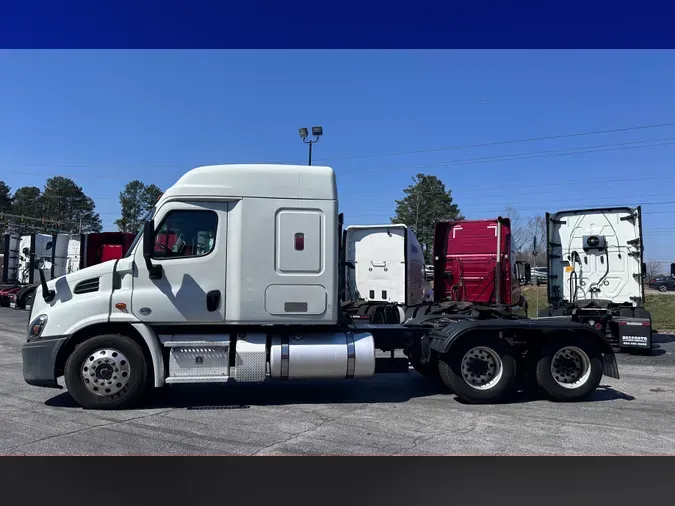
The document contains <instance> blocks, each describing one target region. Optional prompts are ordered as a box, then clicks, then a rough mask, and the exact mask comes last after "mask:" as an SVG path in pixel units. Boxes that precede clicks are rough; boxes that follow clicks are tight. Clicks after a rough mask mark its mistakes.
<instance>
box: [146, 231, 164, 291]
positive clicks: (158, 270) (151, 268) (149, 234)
mask: <svg viewBox="0 0 675 506" xmlns="http://www.w3.org/2000/svg"><path fill="white" fill-rule="evenodd" d="M154 253H155V220H150V221H146V222H145V224H144V225H143V258H145V265H146V266H147V267H148V272H149V273H150V279H160V278H161V277H162V266H161V265H152V256H153V255H154Z"/></svg>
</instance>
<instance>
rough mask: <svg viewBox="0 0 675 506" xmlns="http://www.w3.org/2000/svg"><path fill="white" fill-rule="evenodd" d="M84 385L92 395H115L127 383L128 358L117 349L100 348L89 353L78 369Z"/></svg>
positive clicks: (128, 371)
mask: <svg viewBox="0 0 675 506" xmlns="http://www.w3.org/2000/svg"><path fill="white" fill-rule="evenodd" d="M80 376H81V378H82V383H84V386H85V387H86V388H87V390H89V392H91V393H92V394H94V395H97V396H99V397H108V396H110V395H115V394H117V393H119V392H121V391H122V390H124V388H126V386H127V385H128V384H129V378H130V377H131V368H130V367H129V359H128V358H127V357H126V356H125V355H124V354H123V353H122V352H121V351H119V350H115V349H113V348H101V349H98V350H96V351H94V352H93V353H90V354H89V355H88V356H87V358H86V359H85V360H84V362H83V364H82V367H81V369H80Z"/></svg>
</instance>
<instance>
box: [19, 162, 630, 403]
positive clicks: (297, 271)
mask: <svg viewBox="0 0 675 506" xmlns="http://www.w3.org/2000/svg"><path fill="white" fill-rule="evenodd" d="M342 228H343V219H342V214H340V213H339V211H338V198H337V184H336V178H335V173H334V171H333V169H332V168H330V167H320V166H294V165H217V166H206V167H199V168H196V169H193V170H191V171H189V172H187V173H186V174H184V175H183V176H182V177H181V178H180V179H179V180H178V181H177V182H176V183H175V184H174V185H173V186H172V187H171V188H169V189H168V190H167V191H166V192H165V193H164V194H163V195H162V197H161V198H160V199H159V200H158V202H157V203H156V205H155V207H154V209H153V212H152V214H151V216H150V217H149V218H148V219H147V221H146V222H145V224H144V227H143V230H142V231H140V232H139V234H138V236H137V237H136V239H135V241H134V243H133V244H132V245H131V247H130V248H129V250H128V252H127V254H126V255H125V256H124V257H123V258H120V259H116V260H111V261H108V262H104V263H101V264H98V265H95V266H92V267H88V268H85V269H81V270H79V271H77V272H73V273H70V274H66V275H65V276H62V277H60V278H58V279H55V280H51V281H47V280H46V278H45V277H44V275H42V274H41V276H40V277H41V280H40V288H39V289H38V291H37V292H36V297H35V301H34V303H33V306H32V308H31V312H30V318H29V321H30V323H29V325H28V329H27V340H26V342H25V343H24V345H23V347H22V355H23V376H24V379H25V381H26V382H27V383H29V384H30V385H36V386H41V387H52V388H62V385H61V384H60V383H59V379H60V378H61V377H63V380H64V383H65V386H66V387H67V389H68V392H69V393H70V395H71V396H72V397H73V398H74V400H75V401H76V402H77V403H79V404H80V405H81V406H83V407H85V408H108V409H111V408H117V409H121V408H126V407H130V406H133V405H135V404H137V403H141V402H142V400H143V398H144V395H145V394H147V393H148V392H149V391H152V389H153V388H159V387H163V386H164V385H172V384H177V383H192V384H198V383H225V382H236V383H261V382H264V381H268V380H280V381H284V380H312V379H329V378H332V379H335V380H338V379H340V380H347V381H349V380H353V379H356V378H368V377H371V376H373V375H374V374H376V373H387V372H388V373H393V372H401V373H407V374H409V361H408V359H406V358H405V357H400V358H399V357H397V356H396V355H395V353H394V352H395V351H396V350H408V351H409V353H410V350H414V351H413V352H412V353H413V354H414V355H415V356H416V357H417V360H418V361H419V362H420V363H422V364H424V365H425V367H427V368H428V369H429V370H431V369H433V368H435V370H436V371H437V372H436V373H434V374H436V376H437V378H438V379H440V381H441V382H442V384H443V385H445V386H446V387H447V389H448V390H449V391H452V392H454V393H455V394H456V395H457V396H458V397H460V398H461V399H464V400H465V401H467V402H473V403H490V402H491V403H496V402H499V401H500V400H502V399H504V398H505V396H507V395H509V394H510V393H511V392H513V391H514V389H515V388H516V384H517V383H516V382H517V379H518V377H519V375H520V374H522V373H523V372H530V373H536V378H537V384H538V385H539V387H540V388H541V389H542V390H543V391H544V392H546V393H547V394H548V395H549V396H550V397H551V398H552V399H557V400H579V399H583V398H585V397H587V396H589V395H591V394H592V393H593V392H594V391H595V390H596V388H597V386H598V385H599V383H600V380H601V378H602V376H603V374H604V375H608V376H611V377H614V378H618V377H619V371H618V367H617V363H616V358H615V355H614V353H613V352H612V349H611V347H610V345H609V343H608V342H607V340H606V338H605V336H604V334H602V333H600V332H598V331H597V330H596V329H595V328H593V327H590V326H588V325H584V324H581V323H577V322H572V321H537V320H528V319H524V318H519V317H516V316H513V317H512V318H511V319H506V318H489V317H485V318H483V319H474V318H472V317H471V316H469V317H467V318H464V319H453V318H445V319H443V318H439V317H438V316H432V317H428V316H425V317H420V318H416V319H414V320H412V321H408V322H406V323H405V324H381V325H377V324H369V323H366V324H363V323H353V322H350V321H349V320H348V319H347V318H345V317H344V315H343V313H342V311H341V305H340V293H341V292H342V287H343V286H344V279H342V278H343V275H344V269H343V267H344V264H345V263H346V259H345V253H344V251H345V250H344V248H343V247H342V244H341V238H342ZM170 237H175V238H176V240H175V241H172V246H168V239H169V238H170ZM40 272H41V273H42V271H40ZM377 350H381V351H384V352H386V353H384V354H379V353H377ZM378 355H384V356H382V357H380V356H378Z"/></svg>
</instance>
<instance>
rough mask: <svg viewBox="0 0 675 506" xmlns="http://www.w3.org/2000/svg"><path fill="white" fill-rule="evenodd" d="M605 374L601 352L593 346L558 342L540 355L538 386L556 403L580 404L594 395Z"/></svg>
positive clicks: (582, 342)
mask: <svg viewBox="0 0 675 506" xmlns="http://www.w3.org/2000/svg"><path fill="white" fill-rule="evenodd" d="M602 371H603V366H602V353H601V352H600V350H599V349H598V347H597V346H596V345H595V344H594V343H592V342H589V341H585V340H581V339H575V340H568V339H556V340H555V341H554V342H552V343H550V344H549V345H548V346H546V347H545V348H544V350H543V351H542V353H541V355H540V358H539V360H538V362H537V383H538V384H539V386H540V387H541V388H542V389H543V390H544V391H545V392H546V393H547V394H548V395H549V396H550V397H551V398H553V399H554V400H559V401H577V400H582V399H584V398H586V397H588V396H589V395H591V394H592V393H593V392H595V390H596V389H597V388H598V385H599V384H600V381H601V380H602Z"/></svg>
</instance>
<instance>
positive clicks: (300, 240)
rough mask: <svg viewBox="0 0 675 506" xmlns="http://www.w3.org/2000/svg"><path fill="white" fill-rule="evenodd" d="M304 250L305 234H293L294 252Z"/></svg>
mask: <svg viewBox="0 0 675 506" xmlns="http://www.w3.org/2000/svg"><path fill="white" fill-rule="evenodd" d="M304 250H305V234H302V233H300V232H298V233H297V234H295V251H304Z"/></svg>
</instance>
